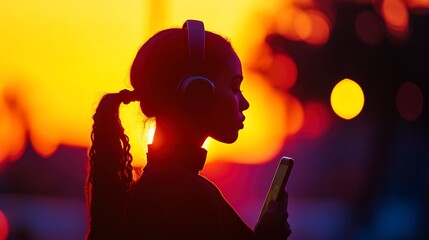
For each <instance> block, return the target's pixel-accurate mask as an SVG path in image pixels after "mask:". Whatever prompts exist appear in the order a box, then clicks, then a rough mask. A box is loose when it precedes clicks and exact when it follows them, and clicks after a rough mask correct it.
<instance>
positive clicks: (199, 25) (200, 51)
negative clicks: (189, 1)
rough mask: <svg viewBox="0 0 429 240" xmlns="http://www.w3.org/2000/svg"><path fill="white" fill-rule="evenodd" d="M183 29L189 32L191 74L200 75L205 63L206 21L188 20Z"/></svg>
mask: <svg viewBox="0 0 429 240" xmlns="http://www.w3.org/2000/svg"><path fill="white" fill-rule="evenodd" d="M183 29H186V30H187V32H188V49H189V50H188V52H189V74H190V75H200V74H201V72H202V67H203V63H204V48H205V35H206V34H205V30H204V23H203V22H201V21H198V20H186V22H185V23H184V24H183Z"/></svg>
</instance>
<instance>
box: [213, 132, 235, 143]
mask: <svg viewBox="0 0 429 240" xmlns="http://www.w3.org/2000/svg"><path fill="white" fill-rule="evenodd" d="M212 138H213V139H215V140H216V141H219V142H222V143H227V144H231V143H234V142H235V141H237V139H238V132H236V133H235V134H230V135H223V136H212Z"/></svg>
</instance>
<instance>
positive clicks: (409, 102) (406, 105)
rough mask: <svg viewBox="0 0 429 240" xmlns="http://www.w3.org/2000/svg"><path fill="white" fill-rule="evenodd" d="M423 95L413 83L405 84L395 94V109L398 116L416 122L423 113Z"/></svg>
mask: <svg viewBox="0 0 429 240" xmlns="http://www.w3.org/2000/svg"><path fill="white" fill-rule="evenodd" d="M423 102H424V101H423V94H422V92H421V91H420V88H419V87H418V86H417V85H416V84H414V83H413V82H405V83H403V84H402V85H401V87H400V88H399V90H398V93H397V94H396V107H397V109H398V112H399V114H401V116H402V117H403V118H404V119H405V120H407V121H414V120H416V119H417V118H418V117H419V116H420V114H421V113H422V111H423Z"/></svg>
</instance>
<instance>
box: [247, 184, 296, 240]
mask: <svg viewBox="0 0 429 240" xmlns="http://www.w3.org/2000/svg"><path fill="white" fill-rule="evenodd" d="M287 204H288V194H287V192H282V193H281V195H280V196H279V200H278V201H272V202H271V203H270V205H269V206H268V208H267V211H266V212H265V214H264V215H263V216H262V217H261V219H260V220H259V222H258V223H257V224H256V227H255V235H256V239H258V240H285V239H287V237H289V235H290V234H291V230H290V226H289V223H288V222H287V218H288V213H287Z"/></svg>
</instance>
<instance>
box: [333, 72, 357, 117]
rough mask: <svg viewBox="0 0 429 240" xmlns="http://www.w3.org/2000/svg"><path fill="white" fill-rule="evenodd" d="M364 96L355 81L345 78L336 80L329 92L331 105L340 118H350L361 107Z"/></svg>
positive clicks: (354, 115)
mask: <svg viewBox="0 0 429 240" xmlns="http://www.w3.org/2000/svg"><path fill="white" fill-rule="evenodd" d="M364 102H365V97H364V94H363V91H362V88H361V87H360V86H359V84H357V83H356V82H355V81H353V80H351V79H348V78H345V79H343V80H341V81H340V82H338V83H337V84H336V85H335V87H334V89H333V90H332V93H331V106H332V109H333V110H334V112H335V113H336V114H337V115H338V116H339V117H341V118H343V119H346V120H350V119H352V118H354V117H356V116H357V115H358V114H359V113H360V112H361V111H362V108H363V105H364Z"/></svg>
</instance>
